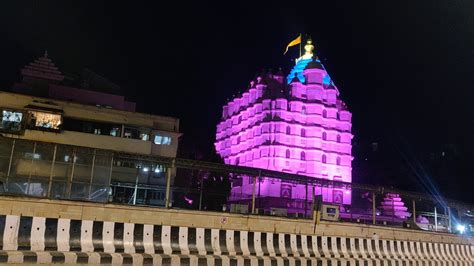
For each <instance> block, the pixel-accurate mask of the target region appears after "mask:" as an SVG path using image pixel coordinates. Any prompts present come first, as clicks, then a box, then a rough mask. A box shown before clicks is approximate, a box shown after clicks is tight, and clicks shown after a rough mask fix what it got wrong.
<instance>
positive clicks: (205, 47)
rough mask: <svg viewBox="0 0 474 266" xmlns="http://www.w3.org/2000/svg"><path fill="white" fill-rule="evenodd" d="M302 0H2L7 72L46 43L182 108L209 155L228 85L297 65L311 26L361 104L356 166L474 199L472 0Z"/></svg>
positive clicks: (160, 110) (185, 125)
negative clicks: (297, 44)
mask: <svg viewBox="0 0 474 266" xmlns="http://www.w3.org/2000/svg"><path fill="white" fill-rule="evenodd" d="M119 2H120V3H119ZM122 2H123V3H122ZM254 2H256V1H254ZM306 2H309V1H298V2H295V1H285V2H277V1H272V2H267V3H251V2H250V3H248V2H244V1H218V2H206V1H189V2H184V1H166V2H165V1H154V3H155V5H151V4H150V3H143V2H139V1H107V2H105V1H74V2H71V1H8V2H7V1H2V2H1V3H0V36H1V39H0V40H1V41H0V51H2V59H1V60H0V70H1V75H0V85H1V86H2V89H3V88H8V87H9V86H10V85H11V84H12V83H13V82H14V81H15V80H18V78H19V77H18V76H19V69H20V68H21V67H22V66H23V65H25V64H26V63H28V62H30V61H32V60H33V59H34V58H36V57H38V56H40V55H41V54H42V53H43V52H44V50H48V52H49V55H50V57H51V58H52V59H53V60H54V62H56V64H57V65H58V66H59V67H60V69H61V70H62V71H63V72H67V73H79V72H80V71H81V69H83V68H85V67H87V68H90V69H92V70H93V71H95V72H97V73H98V74H100V75H103V76H105V77H107V78H109V79H110V80H112V81H114V82H115V83H117V84H119V85H120V86H121V87H122V88H123V90H124V93H125V94H126V96H128V97H129V98H130V99H131V100H134V101H136V102H137V103H138V105H139V109H140V111H143V112H150V113H154V114H162V115H170V116H175V117H178V118H180V119H181V131H182V132H183V133H184V135H183V137H182V145H181V147H182V148H184V149H183V150H184V151H186V150H189V149H198V150H200V151H202V152H203V153H206V154H208V156H210V154H211V153H212V152H213V148H212V142H213V141H214V136H215V125H216V124H217V122H218V120H219V117H220V112H221V106H222V105H223V104H224V103H225V102H226V99H227V98H231V97H232V95H233V94H236V93H238V92H239V91H242V90H244V89H245V88H246V87H247V84H248V82H249V81H250V79H252V78H253V77H254V76H255V74H256V73H257V72H259V71H261V69H262V68H274V69H275V68H278V67H282V68H283V69H285V70H288V69H289V68H290V67H291V66H292V62H291V59H292V58H294V57H295V56H296V50H297V49H293V51H290V52H289V54H287V55H286V56H283V55H282V52H283V51H284V47H285V45H286V44H287V43H288V42H289V41H291V39H292V38H294V37H296V36H297V34H298V33H300V32H302V33H306V34H309V35H311V36H312V38H313V41H314V42H315V44H316V53H317V54H318V55H319V57H320V58H321V59H322V61H323V63H324V65H325V67H326V68H327V70H328V71H329V73H330V75H331V77H332V78H333V80H334V81H335V83H336V85H337V86H338V87H339V90H340V91H341V95H342V98H343V100H345V101H346V103H347V105H348V106H349V108H350V110H351V111H352V112H353V132H354V135H355V138H354V154H355V155H357V156H358V157H357V158H356V159H355V161H354V167H355V170H360V169H359V168H360V167H361V165H365V166H364V167H368V168H371V169H372V168H373V169H378V170H377V171H378V172H376V175H381V176H377V177H376V178H375V180H372V181H371V182H376V183H380V184H389V185H395V186H397V185H400V186H402V187H404V188H410V189H412V190H415V189H417V190H423V187H424V186H423V185H422V184H423V183H424V182H426V181H428V180H431V181H433V182H435V184H437V185H439V186H440V188H441V189H440V190H441V191H442V192H443V193H444V194H446V195H448V196H452V197H456V198H459V199H463V200H467V201H471V202H474V196H473V194H474V193H473V192H471V193H469V192H470V191H471V190H472V183H473V181H472V180H473V179H474V175H473V172H474V167H473V165H474V155H473V153H474V141H473V137H474V111H473V110H474V109H473V108H474V93H473V90H474V15H473V14H474V2H473V1H472V0H453V1H434V0H429V1H424V0H417V1H407V3H401V2H400V1H386V2H394V3H393V4H390V5H389V4H382V3H380V2H383V1H310V2H311V4H308V3H306ZM402 2H403V1H402ZM372 142H377V143H378V144H379V146H378V147H379V150H378V151H377V152H379V153H380V155H377V156H375V157H376V158H378V161H376V162H373V163H372V162H371V161H365V158H368V157H367V156H366V153H367V151H366V150H365V149H366V147H368V146H369V144H370V143H372ZM443 152H444V156H443V155H442V154H443ZM361 161H365V162H364V163H365V164H364V163H363V162H361ZM375 163H376V164H377V165H374V164H375ZM358 167H359V168H358ZM420 173H421V174H420ZM354 181H367V179H365V178H364V177H363V176H362V175H361V177H358V176H357V172H355V173H354Z"/></svg>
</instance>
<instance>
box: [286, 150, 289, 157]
mask: <svg viewBox="0 0 474 266" xmlns="http://www.w3.org/2000/svg"><path fill="white" fill-rule="evenodd" d="M286 158H290V150H286Z"/></svg>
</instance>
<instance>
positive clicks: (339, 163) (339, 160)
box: [336, 157, 341, 165]
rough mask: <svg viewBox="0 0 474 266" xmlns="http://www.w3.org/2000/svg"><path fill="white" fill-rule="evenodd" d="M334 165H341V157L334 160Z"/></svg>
mask: <svg viewBox="0 0 474 266" xmlns="http://www.w3.org/2000/svg"><path fill="white" fill-rule="evenodd" d="M336 164H337V165H341V157H337V159H336Z"/></svg>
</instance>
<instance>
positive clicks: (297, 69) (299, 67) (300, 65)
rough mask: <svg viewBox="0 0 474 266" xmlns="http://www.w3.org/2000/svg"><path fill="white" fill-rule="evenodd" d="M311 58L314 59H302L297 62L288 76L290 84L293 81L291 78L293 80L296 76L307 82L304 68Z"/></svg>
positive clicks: (287, 79)
mask: <svg viewBox="0 0 474 266" xmlns="http://www.w3.org/2000/svg"><path fill="white" fill-rule="evenodd" d="M311 60H312V59H301V60H299V61H298V62H297V63H296V65H295V66H294V67H293V69H292V70H291V72H290V74H289V75H288V77H286V81H287V82H288V84H290V83H291V80H293V78H295V76H296V77H297V78H298V80H299V81H300V82H301V83H303V82H305V78H304V76H303V70H304V69H305V68H306V66H307V65H308V64H309V62H311Z"/></svg>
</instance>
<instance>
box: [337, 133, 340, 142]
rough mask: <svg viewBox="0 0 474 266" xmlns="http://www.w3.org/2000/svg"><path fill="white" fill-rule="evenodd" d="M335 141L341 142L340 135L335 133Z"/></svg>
mask: <svg viewBox="0 0 474 266" xmlns="http://www.w3.org/2000/svg"><path fill="white" fill-rule="evenodd" d="M337 142H339V143H340V142H341V135H337Z"/></svg>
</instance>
